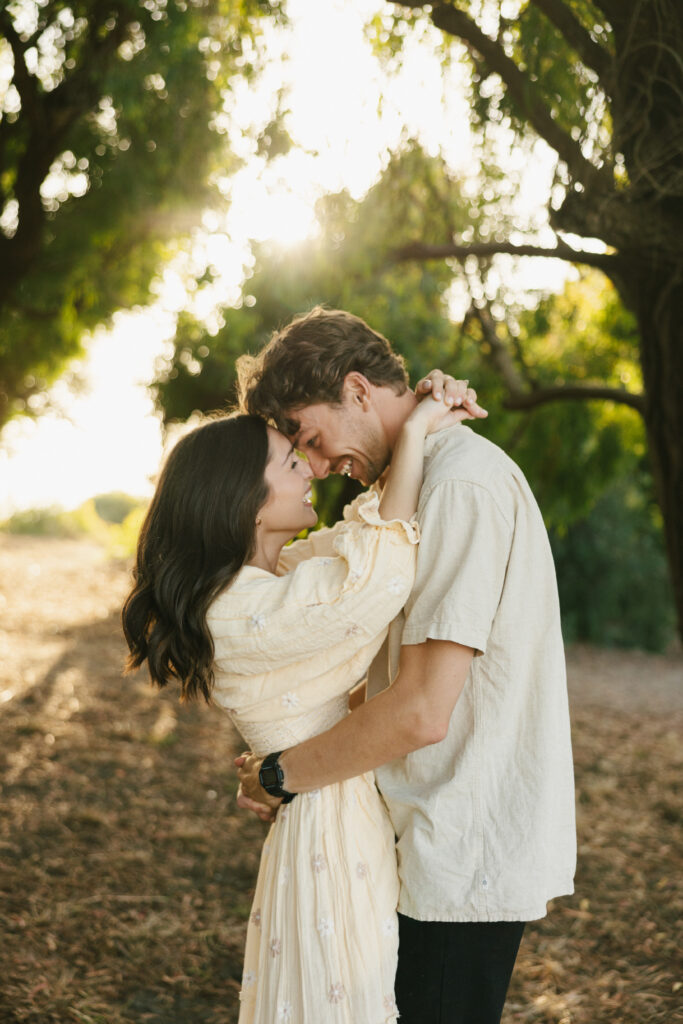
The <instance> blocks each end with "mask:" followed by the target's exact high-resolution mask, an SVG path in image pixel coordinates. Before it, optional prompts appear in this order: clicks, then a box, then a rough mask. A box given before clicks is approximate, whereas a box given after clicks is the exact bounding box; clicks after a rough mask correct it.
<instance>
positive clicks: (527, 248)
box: [390, 242, 618, 271]
mask: <svg viewBox="0 0 683 1024" xmlns="http://www.w3.org/2000/svg"><path fill="white" fill-rule="evenodd" d="M498 254H506V255H508V256H543V257H545V258H547V259H557V260H567V261H568V262H570V263H583V264H585V265H586V266H587V267H597V268H598V269H599V270H604V271H607V269H608V268H609V269H610V270H611V269H612V268H613V265H614V264H615V263H616V261H617V260H618V256H616V255H611V254H610V253H601V252H584V251H583V250H579V249H572V247H571V246H570V245H567V244H566V242H558V243H557V245H556V246H555V247H554V248H547V247H544V246H540V245H526V244H524V245H514V244H513V243H512V242H473V243H472V244H471V245H460V244H458V243H457V242H446V243H445V244H444V245H427V244H426V243H424V242H410V243H409V244H408V245H403V246H401V248H400V249H396V250H395V251H394V252H393V253H392V255H391V257H390V258H391V260H392V262H395V263H401V262H403V261H406V260H423V261H426V260H443V259H447V258H448V257H449V256H450V257H454V258H455V259H458V260H461V261H462V260H465V259H466V258H467V257H468V256H479V257H481V256H496V255H498Z"/></svg>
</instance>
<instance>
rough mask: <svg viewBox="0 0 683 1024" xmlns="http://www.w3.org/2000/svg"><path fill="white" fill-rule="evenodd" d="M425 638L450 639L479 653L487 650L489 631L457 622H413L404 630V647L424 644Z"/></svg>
mask: <svg viewBox="0 0 683 1024" xmlns="http://www.w3.org/2000/svg"><path fill="white" fill-rule="evenodd" d="M425 640H449V641H450V642H451V643H454V644H461V645H462V646H463V647H471V648H473V650H474V651H475V652H476V653H477V654H484V653H485V652H486V643H487V641H488V633H485V632H482V631H481V630H480V629H475V628H473V627H472V626H468V625H466V624H464V623H463V624H459V623H457V622H431V623H429V624H428V625H419V624H411V625H409V626H406V628H405V629H404V630H403V635H402V637H401V643H402V645H403V646H404V647H409V646H413V645H414V644H423V643H424V642H425Z"/></svg>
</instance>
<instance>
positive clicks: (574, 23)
mask: <svg viewBox="0 0 683 1024" xmlns="http://www.w3.org/2000/svg"><path fill="white" fill-rule="evenodd" d="M531 2H532V4H534V5H535V6H536V7H538V9H539V11H541V12H542V13H543V14H545V16H546V18H547V19H548V21H552V23H553V25H554V26H555V28H557V29H559V31H560V32H561V33H562V35H563V36H564V38H565V39H566V40H567V42H568V43H569V45H570V46H571V47H573V49H574V50H576V52H577V53H578V55H579V57H580V58H581V60H582V61H583V63H584V64H585V65H586V66H587V67H589V68H592V69H593V71H597V73H598V75H599V76H600V78H605V77H607V76H608V74H609V71H610V66H611V58H610V55H609V53H608V52H607V51H606V50H603V48H602V46H600V44H599V43H596V42H595V40H594V39H593V38H592V36H591V34H590V32H588V30H587V29H585V28H584V26H583V25H582V24H581V22H580V21H579V20H578V18H577V17H576V16H575V14H574V13H573V11H571V10H570V9H569V8H568V7H567V6H566V4H564V3H563V2H562V0H531Z"/></svg>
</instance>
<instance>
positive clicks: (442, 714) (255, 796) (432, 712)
mask: <svg viewBox="0 0 683 1024" xmlns="http://www.w3.org/2000/svg"><path fill="white" fill-rule="evenodd" d="M473 655H474V651H473V650H472V648H471V647H463V646H462V644H457V643H452V642H451V641H449V640H426V641H425V642H424V643H421V644H415V645H409V646H404V647H402V648H401V657H400V661H399V670H398V675H397V677H396V680H395V681H394V683H393V685H392V686H390V687H389V688H388V689H386V690H383V691H382V693H380V694H378V695H377V696H376V697H373V698H372V699H371V700H369V701H367V703H365V704H363V705H362V706H361V707H359V708H358V709H357V710H356V711H354V712H353V713H352V714H350V715H348V716H347V717H346V718H344V719H343V720H342V721H341V722H338V723H337V725H335V726H333V728H332V729H329V730H328V731H327V732H324V733H321V734H320V735H319V736H314V737H313V738H312V739H310V740H306V741H305V742H304V743H300V744H299V745H298V746H296V747H291V748H290V749H289V750H287V751H285V752H284V753H283V754H282V756H281V758H280V765H281V767H282V769H283V771H284V774H285V779H284V784H283V785H284V789H286V790H288V791H290V792H295V793H305V792H307V791H308V790H312V789H318V788H319V787H321V786H329V785H330V784H331V783H333V782H341V781H342V780H343V779H349V778H351V777H353V776H354V775H362V774H363V772H367V771H370V770H371V769H373V768H377V767H379V765H381V764H385V763H386V762H387V761H393V760H395V758H398V757H403V756H405V755H406V754H409V753H411V752H412V751H414V750H418V749H419V748H420V747H425V746H428V745H429V744H431V743H439V742H440V741H441V740H442V739H444V737H445V736H446V733H447V731H448V723H449V721H450V718H451V714H452V712H453V708H454V707H455V704H456V702H457V700H458V697H459V696H460V694H461V692H462V689H463V686H464V685H465V680H466V679H467V674H468V672H469V669H470V665H471V663H472V657H473ZM240 760H241V759H240ZM260 766H261V758H257V757H255V756H253V755H250V756H248V757H247V758H246V760H245V761H244V763H243V765H242V767H241V768H240V769H239V774H240V781H241V790H242V793H243V795H244V796H245V797H246V798H247V801H248V800H252V801H257V802H260V803H262V804H267V805H268V806H270V807H277V805H278V804H279V801H277V800H276V801H274V800H273V799H272V798H271V797H269V796H268V794H266V793H265V791H264V790H263V789H262V788H261V786H260V784H259V781H258V771H259V768H260ZM243 806H250V804H249V803H248V802H246V801H243ZM252 809H253V808H252Z"/></svg>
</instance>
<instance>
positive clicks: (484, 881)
mask: <svg viewBox="0 0 683 1024" xmlns="http://www.w3.org/2000/svg"><path fill="white" fill-rule="evenodd" d="M481 887H482V889H488V887H489V880H488V878H482V880H481Z"/></svg>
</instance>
